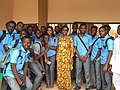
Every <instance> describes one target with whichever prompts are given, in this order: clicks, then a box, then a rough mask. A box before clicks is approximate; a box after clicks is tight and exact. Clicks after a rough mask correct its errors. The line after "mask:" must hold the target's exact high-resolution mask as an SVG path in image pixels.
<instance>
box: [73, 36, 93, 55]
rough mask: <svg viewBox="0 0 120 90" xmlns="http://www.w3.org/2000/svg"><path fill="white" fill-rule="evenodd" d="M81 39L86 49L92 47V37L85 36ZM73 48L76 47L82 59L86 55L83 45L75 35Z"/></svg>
mask: <svg viewBox="0 0 120 90" xmlns="http://www.w3.org/2000/svg"><path fill="white" fill-rule="evenodd" d="M79 36H80V35H79ZM80 37H81V36H80ZM81 39H82V40H83V42H84V43H85V45H86V47H87V49H89V46H91V45H92V37H91V36H90V35H89V34H85V35H84V37H81ZM74 46H76V47H77V50H78V53H79V54H80V56H82V57H84V56H85V55H86V54H87V50H86V48H85V47H84V45H83V43H82V42H81V41H80V39H79V37H78V36H77V35H75V37H74ZM76 56H77V55H76Z"/></svg>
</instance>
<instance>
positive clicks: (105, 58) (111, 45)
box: [101, 34, 114, 64]
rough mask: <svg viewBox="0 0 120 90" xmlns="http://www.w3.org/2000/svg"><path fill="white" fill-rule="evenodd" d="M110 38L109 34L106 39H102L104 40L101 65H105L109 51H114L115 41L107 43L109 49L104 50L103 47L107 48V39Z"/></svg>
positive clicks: (110, 40)
mask: <svg viewBox="0 0 120 90" xmlns="http://www.w3.org/2000/svg"><path fill="white" fill-rule="evenodd" d="M109 37H110V36H109V35H108V34H107V35H106V36H105V37H104V38H101V40H102V50H101V64H105V63H106V61H107V58H108V51H109V50H113V46H114V41H113V40H112V39H109V40H108V41H107V47H106V48H104V47H103V46H105V42H106V40H107V38H109Z"/></svg>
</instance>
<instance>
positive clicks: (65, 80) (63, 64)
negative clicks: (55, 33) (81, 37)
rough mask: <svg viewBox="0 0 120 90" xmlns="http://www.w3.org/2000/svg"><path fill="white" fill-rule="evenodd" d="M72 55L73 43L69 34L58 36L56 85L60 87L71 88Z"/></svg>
mask: <svg viewBox="0 0 120 90" xmlns="http://www.w3.org/2000/svg"><path fill="white" fill-rule="evenodd" d="M73 55H74V43H73V39H72V37H71V36H65V37H63V36H60V37H59V38H58V47H57V56H56V60H57V85H58V88H60V89H67V90H68V89H71V88H72V85H71V70H72V68H73V60H72V57H73Z"/></svg>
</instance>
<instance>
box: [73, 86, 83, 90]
mask: <svg viewBox="0 0 120 90" xmlns="http://www.w3.org/2000/svg"><path fill="white" fill-rule="evenodd" d="M80 89H81V87H79V86H76V87H75V88H74V89H73V90H80Z"/></svg>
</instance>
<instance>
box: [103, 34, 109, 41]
mask: <svg viewBox="0 0 120 90" xmlns="http://www.w3.org/2000/svg"><path fill="white" fill-rule="evenodd" d="M108 37H110V36H109V35H108V34H106V36H105V37H104V38H102V40H106V39H107V38H108Z"/></svg>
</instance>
